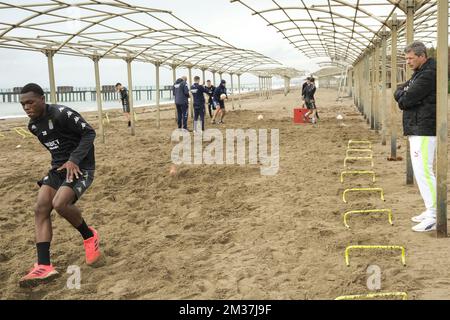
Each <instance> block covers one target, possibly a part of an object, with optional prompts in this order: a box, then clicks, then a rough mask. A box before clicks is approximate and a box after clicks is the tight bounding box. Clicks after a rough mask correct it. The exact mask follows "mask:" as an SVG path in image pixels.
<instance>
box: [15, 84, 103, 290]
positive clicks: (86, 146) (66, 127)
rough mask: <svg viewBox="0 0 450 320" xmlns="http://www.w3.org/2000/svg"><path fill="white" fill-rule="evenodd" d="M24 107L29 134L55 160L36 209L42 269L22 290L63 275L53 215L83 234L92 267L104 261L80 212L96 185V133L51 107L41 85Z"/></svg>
mask: <svg viewBox="0 0 450 320" xmlns="http://www.w3.org/2000/svg"><path fill="white" fill-rule="evenodd" d="M20 103H21V104H22V107H23V110H24V111H25V112H26V114H27V115H28V117H30V122H29V124H28V129H29V130H30V132H31V133H32V134H34V135H35V136H36V137H37V138H38V139H39V141H40V142H41V143H42V144H43V145H44V146H45V147H46V148H47V150H48V151H49V152H50V154H51V157H52V161H51V169H50V171H49V172H48V174H47V175H46V176H45V177H44V178H43V179H42V180H40V181H38V185H39V187H40V189H39V193H38V197H37V203H36V206H35V208H34V215H35V232H36V249H37V263H35V264H34V267H33V268H32V270H31V271H30V272H29V273H28V274H27V275H26V276H24V277H23V278H22V279H21V280H20V286H22V287H30V286H35V285H37V284H39V283H41V282H45V281H48V280H50V279H52V278H54V277H56V276H57V275H58V272H57V271H56V270H55V268H54V267H53V265H52V264H51V262H50V243H51V241H52V235H53V232H52V222H51V217H50V214H51V212H52V210H53V209H55V211H56V212H58V214H60V215H61V216H62V217H63V218H65V219H66V220H67V221H68V222H69V223H70V224H71V225H72V226H73V227H74V228H76V229H77V230H78V231H79V232H80V234H81V236H82V237H83V240H84V241H83V242H84V249H85V254H86V263H87V264H88V265H92V264H94V263H95V262H96V261H98V259H99V258H100V255H101V254H100V247H99V245H100V243H99V241H100V240H99V236H98V233H97V231H96V230H95V229H93V228H91V227H88V225H87V224H86V222H85V221H84V219H83V217H82V216H81V211H80V209H78V208H77V207H76V206H75V202H77V200H79V199H80V198H81V196H82V195H83V194H84V192H85V191H86V190H87V189H88V188H89V186H90V185H91V184H92V181H93V180H94V170H95V155H94V139H95V131H94V129H92V127H91V126H90V125H89V124H88V123H87V122H86V121H85V120H84V119H83V118H82V117H81V116H80V115H79V114H78V113H77V112H76V111H74V110H72V109H70V108H68V107H65V106H61V105H54V104H50V105H49V104H46V103H45V96H44V91H43V90H42V88H41V87H40V86H39V85H37V84H34V83H30V84H27V85H26V86H25V87H23V89H22V91H21V95H20Z"/></svg>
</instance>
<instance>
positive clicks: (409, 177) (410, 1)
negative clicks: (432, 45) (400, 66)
mask: <svg viewBox="0 0 450 320" xmlns="http://www.w3.org/2000/svg"><path fill="white" fill-rule="evenodd" d="M415 7H416V6H415V0H407V1H406V45H409V44H411V43H412V42H413V41H414V11H415ZM412 73H413V72H412V70H411V68H409V67H408V66H407V67H406V79H411V77H412ZM410 150H411V146H410V144H409V139H408V138H406V184H410V185H411V184H414V172H413V167H412V162H411V152H410Z"/></svg>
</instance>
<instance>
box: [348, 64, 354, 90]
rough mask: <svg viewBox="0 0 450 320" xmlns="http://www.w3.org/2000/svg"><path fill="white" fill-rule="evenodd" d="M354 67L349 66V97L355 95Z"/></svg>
mask: <svg viewBox="0 0 450 320" xmlns="http://www.w3.org/2000/svg"><path fill="white" fill-rule="evenodd" d="M354 70H355V69H354V68H351V67H349V69H348V78H347V95H348V96H349V97H353V90H354V89H353V72H354Z"/></svg>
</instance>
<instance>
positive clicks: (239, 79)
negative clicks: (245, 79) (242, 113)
mask: <svg viewBox="0 0 450 320" xmlns="http://www.w3.org/2000/svg"><path fill="white" fill-rule="evenodd" d="M238 95H239V109H240V108H241V75H240V74H238Z"/></svg>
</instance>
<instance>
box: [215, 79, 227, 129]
mask: <svg viewBox="0 0 450 320" xmlns="http://www.w3.org/2000/svg"><path fill="white" fill-rule="evenodd" d="M225 84H226V81H225V80H221V81H220V85H219V86H218V87H217V88H216V90H214V94H213V103H214V105H215V106H216V108H217V110H216V112H215V113H214V117H213V119H212V121H211V123H212V124H216V117H217V115H219V114H220V120H219V124H222V123H224V122H223V118H224V117H225V99H226V100H228V95H227V88H226V87H225ZM222 95H225V99H221V96H222Z"/></svg>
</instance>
